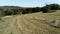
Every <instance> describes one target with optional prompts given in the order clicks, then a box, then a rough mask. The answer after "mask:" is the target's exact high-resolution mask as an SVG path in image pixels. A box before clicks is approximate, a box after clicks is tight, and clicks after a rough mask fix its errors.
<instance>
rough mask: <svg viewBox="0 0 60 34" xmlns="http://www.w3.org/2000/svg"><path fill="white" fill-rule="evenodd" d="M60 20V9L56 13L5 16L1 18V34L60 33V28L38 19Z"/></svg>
mask: <svg viewBox="0 0 60 34" xmlns="http://www.w3.org/2000/svg"><path fill="white" fill-rule="evenodd" d="M35 18H36V19H48V20H52V19H56V20H60V10H57V11H56V12H54V13H41V12H37V13H32V14H25V15H14V16H5V17H2V18H1V19H0V34H60V28H56V27H53V26H50V25H49V24H47V23H46V22H45V21H40V20H36V19H35Z"/></svg>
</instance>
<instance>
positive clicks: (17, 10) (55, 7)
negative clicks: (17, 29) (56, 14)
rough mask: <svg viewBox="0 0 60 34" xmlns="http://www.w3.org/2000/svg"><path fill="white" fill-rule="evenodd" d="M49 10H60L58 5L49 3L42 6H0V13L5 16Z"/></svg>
mask: <svg viewBox="0 0 60 34" xmlns="http://www.w3.org/2000/svg"><path fill="white" fill-rule="evenodd" d="M50 10H60V5H59V4H49V5H46V6H44V7H33V8H0V15H4V16H5V15H16V14H28V13H35V12H43V13H47V12H49V11H50ZM50 12H52V11H50Z"/></svg>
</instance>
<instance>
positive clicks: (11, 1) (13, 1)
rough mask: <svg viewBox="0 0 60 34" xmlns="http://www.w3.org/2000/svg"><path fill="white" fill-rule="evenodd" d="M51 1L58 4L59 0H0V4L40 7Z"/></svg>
mask: <svg viewBox="0 0 60 34" xmlns="http://www.w3.org/2000/svg"><path fill="white" fill-rule="evenodd" d="M53 3H56V4H60V0H0V6H21V7H42V6H45V5H46V4H53Z"/></svg>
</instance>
